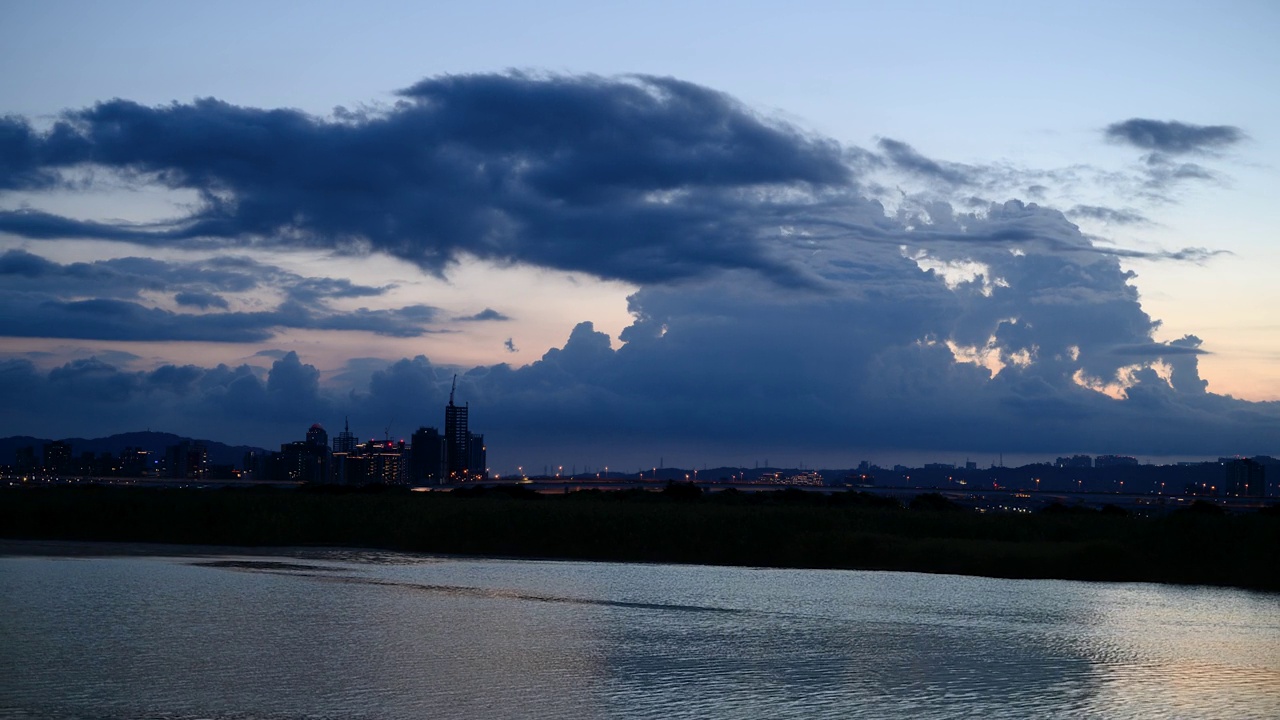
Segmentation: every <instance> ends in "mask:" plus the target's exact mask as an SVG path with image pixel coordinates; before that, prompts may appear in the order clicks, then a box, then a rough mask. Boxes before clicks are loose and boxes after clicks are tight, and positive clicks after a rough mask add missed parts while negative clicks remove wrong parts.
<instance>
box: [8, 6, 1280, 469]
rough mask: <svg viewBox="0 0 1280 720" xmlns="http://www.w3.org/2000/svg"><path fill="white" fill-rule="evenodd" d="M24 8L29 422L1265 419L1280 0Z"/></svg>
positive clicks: (660, 424)
mask: <svg viewBox="0 0 1280 720" xmlns="http://www.w3.org/2000/svg"><path fill="white" fill-rule="evenodd" d="M687 5H689V3H660V2H654V3H643V4H634V7H633V6H632V5H626V6H622V5H614V4H608V3H591V2H541V3H536V4H535V3H483V2H473V3H465V4H464V3H422V2H373V3H362V4H360V5H359V6H358V7H357V6H356V5H355V4H353V3H323V2H307V3H280V2H269V1H263V0H257V1H255V2H222V3H216V4H214V3H204V4H196V3H172V2H154V3H152V2H117V3H91V2H61V1H50V0H42V1H41V2H25V1H21V0H10V1H9V2H5V3H3V4H0V67H3V68H4V69H5V72H3V73H0V436H7V435H19V434H24V435H36V436H44V437H71V436H81V437H95V436H101V435H108V434H112V433H115V432H123V431H131V430H142V429H147V428H150V429H153V430H165V431H170V432H175V433H179V434H184V435H190V436H195V437H204V438H209V439H213V440H220V441H223V442H228V443H233V444H241V443H243V444H253V445H260V446H265V447H272V446H274V445H278V444H279V443H281V442H286V441H290V440H297V439H301V438H302V436H303V433H304V432H305V430H306V428H307V427H308V426H310V425H311V423H313V422H319V423H321V424H323V425H324V426H325V427H326V428H328V429H329V431H330V433H331V434H332V433H335V432H337V431H338V430H340V429H341V426H342V422H343V418H344V417H346V416H349V417H350V422H351V428H352V430H353V431H354V432H356V433H357V434H358V435H360V436H362V437H366V438H367V437H379V438H380V437H382V436H383V434H384V433H389V434H390V435H391V436H392V437H393V438H401V437H408V436H409V435H410V434H411V433H412V432H413V431H414V430H415V429H416V428H417V427H419V426H421V425H427V426H437V427H438V426H440V425H441V424H442V423H443V405H444V403H445V402H446V401H447V399H448V395H449V388H450V383H451V381H452V379H453V376H454V374H455V373H456V374H457V375H458V393H459V400H460V401H466V402H469V403H470V406H471V424H472V429H473V430H475V431H478V432H483V433H485V435H486V440H487V444H488V446H489V460H490V464H491V466H492V468H493V469H494V470H495V471H497V472H509V471H511V470H514V469H515V467H516V466H517V465H525V466H528V467H535V468H539V469H540V468H541V466H543V465H553V466H554V465H564V466H565V467H566V468H568V467H569V466H570V465H571V464H574V465H577V466H579V467H582V466H585V465H590V466H593V467H603V466H606V465H609V466H612V467H615V468H617V469H619V470H626V471H629V472H634V471H635V470H636V469H638V468H641V467H644V468H649V467H652V466H654V465H657V464H658V462H659V461H660V458H661V459H662V461H664V462H665V464H666V465H667V466H685V467H688V466H696V467H701V466H702V465H704V464H706V465H711V466H715V465H722V464H730V465H747V466H749V465H751V464H752V463H754V462H757V461H759V462H760V463H763V462H764V461H765V460H766V459H768V460H769V461H770V462H771V463H772V464H773V465H787V466H798V465H800V464H802V463H804V464H808V465H810V466H826V467H848V466H852V465H855V464H856V463H857V462H858V461H859V460H863V459H868V460H872V461H875V462H884V463H892V462H896V461H904V460H908V461H909V460H923V461H931V460H938V461H948V462H956V461H961V460H963V459H964V458H965V457H968V458H970V459H974V460H978V461H979V462H981V463H983V464H986V463H988V462H990V461H993V460H995V459H996V458H997V457H998V456H999V454H1000V453H1003V454H1004V457H1005V460H1006V462H1008V461H1010V460H1012V459H1019V458H1023V459H1052V458H1053V457H1054V456H1056V455H1062V454H1070V453H1077V452H1079V453H1091V454H1099V453H1118V454H1126V455H1136V456H1138V457H1140V458H1143V459H1144V460H1159V459H1162V458H1200V457H1217V456H1219V455H1235V454H1247V455H1252V454H1272V455H1280V311H1278V310H1277V308H1280V275H1278V271H1280V247H1277V243H1276V237H1277V236H1276V230H1275V228H1276V227H1280V203H1277V198H1280V96H1278V95H1277V93H1276V92H1275V87H1276V84H1277V78H1280V48H1278V47H1277V44H1276V42H1275V37H1276V35H1277V32H1280V5H1276V4H1275V3H1273V2H1267V1H1260V2H1226V3H1219V4H1214V5H1209V4H1206V3H1183V2H1158V3H1156V2H1152V3H1141V2H1135V3H1114V2H1108V3H1100V2H1099V3H1095V2H1072V3H1055V4H1042V3H1013V2H965V3H926V2H911V3H855V2H798V3H788V4H786V6H785V9H784V7H783V6H782V5H781V4H777V3H753V2H732V3H730V2H725V3H719V2H716V3H712V2H707V3H692V5H693V7H688V6H687Z"/></svg>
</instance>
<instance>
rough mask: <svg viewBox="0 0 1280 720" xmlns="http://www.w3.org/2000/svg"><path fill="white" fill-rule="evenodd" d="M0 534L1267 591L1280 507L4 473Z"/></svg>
mask: <svg viewBox="0 0 1280 720" xmlns="http://www.w3.org/2000/svg"><path fill="white" fill-rule="evenodd" d="M0 537H4V538H10V539H27V540H93V541H109V542H126V543H127V542H144V543H168V544H182V545H223V546H247V547H285V546H329V547H334V546H344V547H359V548H380V549H386V550H397V551H408V552H425V553H443V554H455V555H495V556H507V557H520V558H566V559H580V560H611V561H624V562H626V561H632V562H670V563H697V564H710V565H747V566H768V567H792V568H843V569H864V570H907V571H918V572H935V573H953V574H961V575H982V576H988V577H1002V578H1054V579H1067V580H1108V581H1135V582H1162V583H1180V584H1205V585H1223V586H1234V587H1242V588H1251V589H1259V590H1269V591H1280V563H1276V562H1275V561H1274V550H1275V548H1276V547H1280V516H1277V514H1275V513H1267V512H1255V513H1248V514H1241V515H1225V514H1215V513H1211V512H1189V511H1180V512H1175V513H1171V514H1169V515H1167V516H1164V517H1158V518H1143V517H1131V516H1127V515H1122V514H1118V513H1116V514H1111V513H1099V512H1041V513H1035V514H1025V513H1018V514H1007V515H1004V514H996V515H993V514H979V513H976V512H972V511H968V510H963V509H957V508H953V507H948V506H947V505H946V504H945V501H944V502H942V503H939V502H932V503H931V502H928V501H924V502H918V503H913V507H910V508H905V507H902V506H900V505H899V504H897V503H896V502H895V501H890V500H886V499H884V498H877V497H875V496H871V495H864V494H861V493H848V494H845V493H837V494H833V495H830V496H826V495H809V494H804V493H786V492H782V493H761V494H758V495H748V494H743V493H717V494H714V495H711V496H702V495H700V494H696V493H689V492H682V491H681V490H680V489H679V488H675V489H674V490H673V491H669V492H665V493H653V492H584V493H572V494H569V495H564V496H542V495H536V494H532V493H521V492H519V491H518V489H512V490H508V491H505V492H501V491H487V492H486V491H479V490H476V491H468V492H453V493H410V492H397V491H384V492H346V493H337V492H315V491H308V490H280V489H269V488H264V489H242V488H237V489H222V490H192V489H174V488H168V489H140V488H128V487H41V488H5V489H2V490H0Z"/></svg>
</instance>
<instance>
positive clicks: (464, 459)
mask: <svg viewBox="0 0 1280 720" xmlns="http://www.w3.org/2000/svg"><path fill="white" fill-rule="evenodd" d="M457 390H458V376H457V375H454V376H453V388H452V389H450V390H449V404H448V405H447V406H446V407H445V409H444V442H445V457H446V463H447V464H448V469H449V480H450V481H451V482H457V481H459V480H464V479H466V477H467V475H468V472H467V471H468V469H469V468H468V465H469V464H470V459H471V433H470V431H469V430H468V429H467V410H468V405H462V406H461V407H459V406H458V405H456V404H454V402H453V395H454V393H455V392H457Z"/></svg>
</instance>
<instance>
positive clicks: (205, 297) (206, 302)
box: [173, 292, 229, 310]
mask: <svg viewBox="0 0 1280 720" xmlns="http://www.w3.org/2000/svg"><path fill="white" fill-rule="evenodd" d="M173 300H174V302H176V303H178V304H179V305H181V306H183V307H193V308H199V309H200V310H208V309H209V308H219V309H222V310H226V309H227V308H228V307H229V305H228V304H227V301H226V300H225V299H224V298H222V297H220V296H218V295H214V294H213V293H202V292H180V293H178V294H177V295H174V296H173Z"/></svg>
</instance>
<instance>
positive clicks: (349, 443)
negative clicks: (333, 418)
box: [333, 418, 356, 453]
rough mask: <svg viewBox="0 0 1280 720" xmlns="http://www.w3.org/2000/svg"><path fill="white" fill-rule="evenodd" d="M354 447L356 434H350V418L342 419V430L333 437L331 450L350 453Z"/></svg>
mask: <svg viewBox="0 0 1280 720" xmlns="http://www.w3.org/2000/svg"><path fill="white" fill-rule="evenodd" d="M355 449H356V436H355V435H352V434H351V419H350V418H343V419H342V432H340V433H338V436H337V437H335V438H334V439H333V452H335V453H350V452H352V451H354V450H355Z"/></svg>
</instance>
